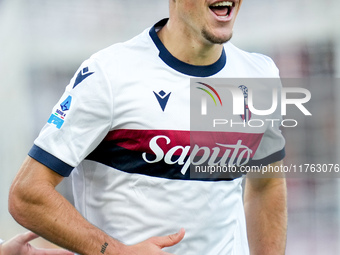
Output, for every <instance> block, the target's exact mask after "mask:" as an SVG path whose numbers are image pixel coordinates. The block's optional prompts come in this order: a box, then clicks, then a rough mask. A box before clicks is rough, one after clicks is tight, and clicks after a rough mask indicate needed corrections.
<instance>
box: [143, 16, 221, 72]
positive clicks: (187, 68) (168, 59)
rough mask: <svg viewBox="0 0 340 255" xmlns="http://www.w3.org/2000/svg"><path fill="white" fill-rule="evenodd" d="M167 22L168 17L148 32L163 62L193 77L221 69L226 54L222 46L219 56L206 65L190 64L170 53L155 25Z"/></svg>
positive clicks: (162, 24) (159, 25)
mask: <svg viewBox="0 0 340 255" xmlns="http://www.w3.org/2000/svg"><path fill="white" fill-rule="evenodd" d="M167 22H168V19H163V20H161V21H159V22H158V23H156V24H155V25H154V26H153V27H152V28H151V29H150V32H149V34H150V37H151V39H152V41H153V42H154V43H155V45H156V47H157V48H158V50H159V57H160V58H161V59H162V60H163V61H164V63H165V64H167V65H168V66H169V67H171V68H173V69H175V70H176V71H178V72H181V73H183V74H186V75H191V76H195V77H208V76H212V75H214V74H216V73H218V72H219V71H221V70H222V69H223V67H224V66H225V64H226V62H227V56H226V54H225V51H224V48H223V50H222V54H221V57H220V58H219V59H218V60H217V61H216V62H215V63H214V64H211V65H207V66H195V65H190V64H187V63H185V62H183V61H181V60H179V59H177V58H175V57H174V56H173V55H171V53H170V52H169V51H168V50H167V49H166V48H165V46H164V45H163V43H162V41H161V40H160V39H159V37H158V35H157V32H156V27H161V26H164V25H165V24H166V23H167Z"/></svg>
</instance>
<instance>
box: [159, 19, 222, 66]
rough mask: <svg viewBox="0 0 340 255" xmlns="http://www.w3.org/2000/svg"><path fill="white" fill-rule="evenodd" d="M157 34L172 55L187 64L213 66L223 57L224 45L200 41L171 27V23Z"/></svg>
mask: <svg viewBox="0 0 340 255" xmlns="http://www.w3.org/2000/svg"><path fill="white" fill-rule="evenodd" d="M157 34H158V37H159V39H160V40H161V41H162V43H163V44H164V46H165V47H166V48H167V50H168V51H169V52H170V53H171V55H173V56H174V57H175V58H177V59H179V60H181V61H183V62H185V63H188V64H191V65H200V66H202V65H211V64H213V63H215V62H216V61H217V60H218V59H219V58H220V57H221V53H222V48H223V45H221V44H210V43H207V42H206V43H205V42H202V41H199V40H198V39H197V38H195V37H193V36H188V35H187V34H186V33H185V32H184V31H183V30H181V29H178V28H177V29H176V28H173V27H171V25H169V22H168V23H167V24H166V25H165V26H164V27H163V28H162V29H161V30H160V31H158V33H157Z"/></svg>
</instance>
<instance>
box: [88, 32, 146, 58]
mask: <svg viewBox="0 0 340 255" xmlns="http://www.w3.org/2000/svg"><path fill="white" fill-rule="evenodd" d="M148 30H149V29H145V30H144V31H143V32H142V33H140V34H138V35H136V36H135V37H133V38H132V39H130V40H128V41H125V42H119V43H115V44H112V45H110V46H109V47H106V48H104V49H102V50H100V51H98V52H96V53H94V54H93V55H92V56H91V57H90V58H91V59H95V60H97V61H99V62H102V63H104V64H105V63H108V62H110V63H111V62H112V61H116V62H120V63H122V62H124V61H126V60H129V59H130V58H131V57H133V56H136V54H138V53H143V52H145V51H147V49H148V48H150V43H149V40H148Z"/></svg>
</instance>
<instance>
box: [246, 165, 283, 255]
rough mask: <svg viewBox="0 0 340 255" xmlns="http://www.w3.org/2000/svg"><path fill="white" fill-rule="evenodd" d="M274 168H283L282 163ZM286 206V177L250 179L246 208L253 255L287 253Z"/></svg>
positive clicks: (247, 188)
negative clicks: (280, 166)
mask: <svg viewBox="0 0 340 255" xmlns="http://www.w3.org/2000/svg"><path fill="white" fill-rule="evenodd" d="M272 165H273V166H275V165H276V166H279V165H282V161H279V162H276V163H273V164H272ZM286 204H287V200H286V181H285V178H258V177H254V176H248V178H247V180H246V185H245V194H244V207H245V214H246V221H247V232H248V240H249V247H250V254H251V255H284V254H285V248H286V232H287V205H286Z"/></svg>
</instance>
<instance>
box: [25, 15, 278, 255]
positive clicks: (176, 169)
mask: <svg viewBox="0 0 340 255" xmlns="http://www.w3.org/2000/svg"><path fill="white" fill-rule="evenodd" d="M165 23H166V20H163V21H161V22H159V23H158V24H156V25H155V26H154V27H152V28H151V29H147V30H145V31H144V32H143V33H141V34H140V35H138V36H136V37H135V38H133V39H132V40H130V41H128V42H125V43H120V44H115V45H113V46H111V47H109V48H107V49H104V50H102V51H100V52H98V53H96V54H94V55H93V56H92V57H91V58H90V59H89V60H87V61H85V62H84V63H83V64H82V65H81V67H80V68H79V70H78V71H77V73H76V75H75V76H74V78H73V79H72V80H71V82H70V84H69V85H68V86H67V88H66V91H65V93H64V95H63V96H62V97H61V99H60V101H59V102H58V103H57V104H56V106H55V107H54V109H53V112H52V115H51V116H50V118H49V120H48V123H47V124H46V125H45V127H44V128H43V129H42V131H41V133H40V135H39V137H38V138H37V139H36V140H35V142H34V146H33V147H32V149H31V151H30V152H29V155H30V156H31V157H33V158H35V159H36V160H38V161H39V162H41V163H43V164H44V165H46V166H48V167H49V168H50V169H52V170H54V171H55V172H57V173H59V174H60V175H62V176H69V175H70V173H71V171H72V178H73V191H74V199H75V205H76V208H77V209H78V210H79V211H80V212H81V214H82V215H83V216H84V217H85V218H86V219H87V220H88V221H89V222H91V223H92V224H94V225H96V226H97V227H99V228H100V229H102V230H104V231H105V232H106V233H108V234H109V235H110V236H112V237H113V238H115V239H117V240H119V241H121V242H123V243H125V244H135V243H138V242H141V241H143V240H145V239H147V238H149V237H152V236H162V235H168V234H171V233H175V232H177V231H178V230H179V229H180V228H182V227H183V228H185V230H186V235H185V237H184V240H183V241H182V242H180V243H179V244H177V245H175V246H173V247H169V248H166V249H164V250H166V251H168V252H170V253H174V254H179V255H180V254H185V255H218V254H221V255H231V254H234V255H246V254H249V251H248V242H247V235H246V226H245V216H244V209H243V203H242V187H241V182H242V178H230V179H225V180H206V179H190V175H189V171H181V170H182V169H183V165H184V164H185V162H186V160H187V159H188V155H189V151H185V150H184V148H187V146H188V145H190V105H189V102H190V98H189V97H190V93H189V91H190V88H189V83H190V78H191V77H275V78H277V77H278V70H277V68H276V66H275V65H274V63H273V62H272V61H271V60H270V59H269V58H267V57H265V56H262V55H259V54H250V53H246V52H244V51H241V50H239V49H237V48H236V47H235V46H233V45H232V44H231V43H227V44H226V45H225V48H224V51H223V54H222V55H221V57H220V59H219V60H218V61H217V62H216V63H214V64H212V65H210V66H193V65H189V64H186V63H184V62H181V61H179V60H178V59H176V58H174V57H173V56H172V55H171V54H170V53H169V52H168V51H167V50H166V48H165V47H164V46H163V44H162V43H161V41H160V40H159V38H158V36H157V33H156V31H157V29H159V27H161V26H163V25H164V24H165ZM275 117H277V118H280V116H275ZM244 135H246V136H247V137H248V138H249V137H250V138H251V134H249V133H248V134H244ZM232 136H233V134H229V135H227V137H230V138H232ZM256 137H257V138H256V139H257V140H256V142H255V143H254V144H256V146H255V145H254V146H255V147H254V148H252V150H254V153H253V155H252V157H253V158H254V159H256V161H257V163H263V164H269V163H272V162H275V161H279V160H281V159H282V158H283V157H284V139H283V137H282V135H281V132H280V131H279V130H278V128H277V127H275V128H268V129H267V130H265V131H264V132H263V133H262V134H261V135H260V136H256ZM240 139H242V134H240ZM248 140H249V139H248ZM176 146H177V147H176ZM249 146H253V145H249ZM178 148H182V149H181V150H178ZM184 152H185V154H187V155H184V154H183V153H184ZM237 177H240V176H237Z"/></svg>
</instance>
